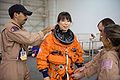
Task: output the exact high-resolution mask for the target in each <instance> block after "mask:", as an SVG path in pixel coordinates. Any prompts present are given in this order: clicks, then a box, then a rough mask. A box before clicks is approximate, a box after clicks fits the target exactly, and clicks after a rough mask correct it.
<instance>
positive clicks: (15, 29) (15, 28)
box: [11, 26, 19, 32]
mask: <svg viewBox="0 0 120 80" xmlns="http://www.w3.org/2000/svg"><path fill="white" fill-rule="evenodd" d="M17 30H19V28H17V27H16V26H13V27H12V28H11V31H12V32H14V31H17Z"/></svg>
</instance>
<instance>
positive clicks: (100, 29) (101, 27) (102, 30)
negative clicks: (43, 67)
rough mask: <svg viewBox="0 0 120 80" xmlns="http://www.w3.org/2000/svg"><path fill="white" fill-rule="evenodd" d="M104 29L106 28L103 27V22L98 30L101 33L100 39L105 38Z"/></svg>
mask: <svg viewBox="0 0 120 80" xmlns="http://www.w3.org/2000/svg"><path fill="white" fill-rule="evenodd" d="M104 28H105V26H103V24H102V22H101V23H100V24H99V25H98V29H99V31H100V37H103V36H105V33H104Z"/></svg>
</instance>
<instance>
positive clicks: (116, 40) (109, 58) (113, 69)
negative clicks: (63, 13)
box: [72, 18, 120, 80]
mask: <svg viewBox="0 0 120 80" xmlns="http://www.w3.org/2000/svg"><path fill="white" fill-rule="evenodd" d="M110 24H112V25H110ZM105 26H107V29H106V27H105ZM114 27H115V28H114ZM98 29H99V31H100V34H101V40H102V42H103V44H104V48H103V49H102V50H101V51H100V52H99V53H98V54H97V55H96V56H95V57H94V58H93V60H92V61H90V62H88V63H86V64H84V65H85V66H83V67H82V68H79V69H77V70H75V72H74V74H73V75H72V77H73V78H82V77H88V78H89V77H90V76H92V75H94V74H95V73H96V74H97V80H120V56H119V54H120V35H119V34H120V33H119V32H120V26H118V25H115V23H114V21H113V20H111V19H109V18H105V19H103V20H102V21H100V23H99V24H98ZM104 29H105V30H106V31H105V32H104Z"/></svg>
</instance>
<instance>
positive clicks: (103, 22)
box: [97, 18, 115, 26]
mask: <svg viewBox="0 0 120 80" xmlns="http://www.w3.org/2000/svg"><path fill="white" fill-rule="evenodd" d="M100 23H102V25H103V26H107V25H109V24H115V22H114V21H113V20H112V19H110V18H104V19H103V20H101V21H100V22H99V23H98V25H97V26H99V24H100Z"/></svg>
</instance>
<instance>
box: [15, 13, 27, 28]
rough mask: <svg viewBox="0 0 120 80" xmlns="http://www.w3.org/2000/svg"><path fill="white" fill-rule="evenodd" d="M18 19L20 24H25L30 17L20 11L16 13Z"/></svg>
mask: <svg viewBox="0 0 120 80" xmlns="http://www.w3.org/2000/svg"><path fill="white" fill-rule="evenodd" d="M16 15H17V16H16V19H17V23H18V24H19V25H21V26H22V25H23V24H25V22H26V21H27V19H28V17H27V15H25V14H23V13H22V12H20V13H16Z"/></svg>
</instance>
